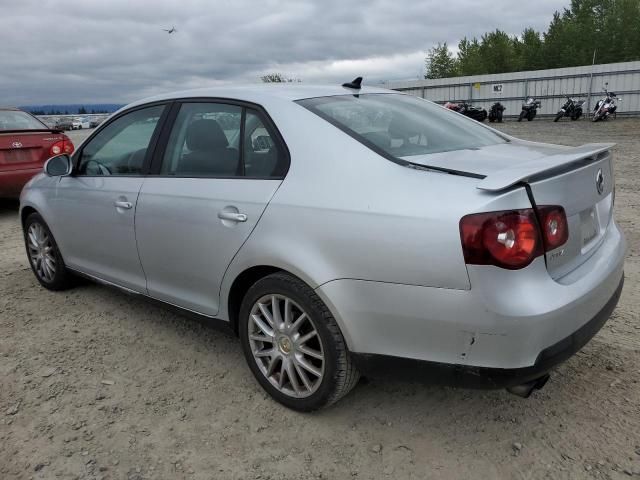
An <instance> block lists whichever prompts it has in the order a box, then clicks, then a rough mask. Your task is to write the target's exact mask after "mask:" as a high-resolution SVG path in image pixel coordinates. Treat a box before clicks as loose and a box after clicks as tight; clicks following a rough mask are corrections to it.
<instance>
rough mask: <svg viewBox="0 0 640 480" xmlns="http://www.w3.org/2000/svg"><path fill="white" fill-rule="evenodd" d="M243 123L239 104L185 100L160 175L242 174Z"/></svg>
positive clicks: (172, 132) (202, 175) (174, 126)
mask: <svg viewBox="0 0 640 480" xmlns="http://www.w3.org/2000/svg"><path fill="white" fill-rule="evenodd" d="M241 124H242V107H240V106H237V105H228V104H224V103H183V104H182V105H181V106H180V111H179V113H178V116H177V117H176V120H175V122H174V124H173V128H172V130H171V134H170V135H169V142H168V144H167V148H166V150H165V154H164V158H163V160H162V167H161V170H160V173H161V175H177V176H181V177H235V176H238V175H241V174H242V164H241V162H240V148H239V139H240V126H241Z"/></svg>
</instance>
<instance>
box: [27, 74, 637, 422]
mask: <svg viewBox="0 0 640 480" xmlns="http://www.w3.org/2000/svg"><path fill="white" fill-rule="evenodd" d="M611 147H612V145H611V144H590V145H584V146H582V147H576V148H572V147H563V146H555V145H546V144H540V143H532V142H526V141H522V140H518V139H516V138H513V137H510V136H508V135H505V134H503V133H500V132H498V131H496V130H493V129H491V128H489V127H486V126H484V125H481V124H479V123H477V122H475V121H473V120H469V119H467V118H465V117H463V116H462V115H459V114H457V113H454V112H451V111H448V110H445V109H444V108H442V107H440V106H438V105H435V104H433V103H431V102H428V101H425V100H422V99H419V98H416V97H412V96H408V95H403V94H399V93H396V92H391V91H388V90H382V89H375V88H367V87H362V88H359V85H358V84H357V83H355V84H354V83H352V84H346V86H310V85H300V84H298V85H261V86H251V87H228V88H215V89H206V90H195V91H186V92H179V93H174V94H170V95H163V96H158V97H154V98H151V99H146V100H143V101H140V102H137V103H134V104H131V105H128V106H127V107H125V108H123V109H122V110H120V111H119V112H117V113H116V114H114V115H113V116H111V117H110V118H109V119H108V120H107V121H106V122H104V123H103V124H102V125H100V127H99V128H98V129H97V130H96V131H95V132H94V133H93V134H92V135H91V136H90V137H88V138H87V140H86V141H84V143H82V144H81V145H80V146H79V147H78V148H77V150H76V151H75V153H74V154H73V156H72V157H67V156H58V157H54V158H52V159H50V160H49V162H48V163H47V165H46V167H45V172H44V173H42V174H40V175H38V176H37V177H35V178H34V179H33V180H32V181H31V182H30V183H29V184H28V185H27V186H26V187H25V189H24V191H23V192H22V197H21V219H22V224H23V228H24V234H25V235H24V236H25V243H26V249H27V254H28V257H29V260H30V263H31V267H32V268H33V272H34V273H35V276H36V278H37V280H38V281H39V282H40V283H41V284H42V285H43V286H44V287H45V288H48V289H50V290H61V289H63V288H67V287H69V286H71V285H73V279H74V277H75V276H77V275H81V276H84V277H88V278H90V279H94V280H96V281H98V282H101V283H104V284H107V285H112V286H115V287H118V288H120V289H122V290H126V291H127V292H130V293H135V294H139V295H142V296H145V297H149V298H151V299H155V300H158V301H160V302H163V303H165V304H169V305H172V306H174V307H178V308H179V309H181V310H182V311H185V312H190V313H192V314H197V315H198V316H201V317H205V318H207V319H210V320H212V321H213V320H219V321H222V322H225V323H226V324H227V325H228V326H229V327H231V328H232V329H233V330H234V331H235V332H236V334H237V335H238V336H239V337H240V342H241V344H242V348H243V350H244V354H245V356H246V359H247V362H248V364H249V367H250V368H251V370H252V372H253V374H254V375H255V377H256V378H257V380H258V382H259V383H260V384H261V385H262V387H263V388H264V389H265V390H266V391H267V392H268V393H269V394H270V395H272V396H273V397H274V398H275V399H276V400H278V401H279V402H281V403H283V404H284V405H286V406H288V407H290V408H294V409H297V410H302V411H309V410H313V409H317V408H320V407H323V406H327V405H330V404H332V403H333V402H335V401H337V400H338V399H340V398H341V397H342V396H344V395H345V394H347V393H348V392H349V391H350V390H351V389H352V388H353V387H354V385H355V384H356V383H357V381H358V378H359V376H360V374H361V373H362V374H365V375H374V374H377V373H381V372H383V371H387V372H391V373H392V374H393V375H396V376H399V375H404V374H408V376H409V377H410V378H414V379H417V378H421V379H425V380H428V381H430V382H442V383H448V384H451V383H456V384H462V385H467V386H472V387H476V386H489V387H493V388H498V387H505V388H507V389H509V390H510V391H511V392H513V393H516V394H519V395H521V396H528V395H529V394H530V393H531V391H532V390H534V389H536V388H540V387H541V386H542V385H543V384H544V383H545V382H546V380H547V379H548V372H549V371H550V370H551V369H552V367H554V366H555V365H557V364H558V363H559V362H561V361H564V360H565V359H567V358H568V357H569V356H571V355H572V354H573V353H575V352H576V351H577V350H579V349H580V348H581V347H582V346H583V345H584V344H585V343H586V342H588V341H589V340H590V339H591V337H592V336H593V335H595V333H596V332H597V331H598V330H599V329H600V328H601V327H602V325H603V324H604V322H605V321H606V320H607V319H608V317H609V316H610V314H611V312H612V311H613V309H614V308H615V306H616V304H617V302H618V298H619V296H620V292H621V289H622V284H623V262H624V255H625V251H626V244H625V240H624V237H623V235H622V233H621V231H620V229H619V228H618V226H617V225H616V223H615V221H614V219H613V204H614V196H615V193H614V177H613V159H612V153H611Z"/></svg>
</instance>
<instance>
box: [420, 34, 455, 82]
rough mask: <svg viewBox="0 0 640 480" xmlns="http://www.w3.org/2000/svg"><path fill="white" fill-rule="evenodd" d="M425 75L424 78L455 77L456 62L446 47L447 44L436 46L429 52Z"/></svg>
mask: <svg viewBox="0 0 640 480" xmlns="http://www.w3.org/2000/svg"><path fill="white" fill-rule="evenodd" d="M426 67H427V73H426V75H425V78H447V77H455V76H456V73H457V70H458V62H457V61H456V59H455V58H454V56H453V54H452V53H451V52H450V51H449V47H447V42H444V44H440V43H439V44H438V45H437V46H435V47H433V48H432V49H430V50H429V53H428V54H427V60H426Z"/></svg>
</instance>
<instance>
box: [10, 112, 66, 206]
mask: <svg viewBox="0 0 640 480" xmlns="http://www.w3.org/2000/svg"><path fill="white" fill-rule="evenodd" d="M73 149H74V146H73V143H72V142H71V140H69V137H67V136H66V135H65V134H64V133H62V132H61V131H59V130H56V129H51V128H49V127H47V126H46V125H45V124H44V123H42V122H41V121H40V120H38V119H37V118H36V117H34V116H33V115H31V114H29V113H27V112H23V111H21V110H19V109H17V108H0V198H3V197H4V198H18V197H19V196H20V191H21V190H22V187H23V186H24V184H25V183H27V182H28V181H29V180H30V179H31V177H33V176H34V175H35V174H37V173H40V172H41V171H42V166H43V165H44V162H45V161H46V160H47V159H48V158H50V157H52V156H54V155H59V154H61V153H72V152H73Z"/></svg>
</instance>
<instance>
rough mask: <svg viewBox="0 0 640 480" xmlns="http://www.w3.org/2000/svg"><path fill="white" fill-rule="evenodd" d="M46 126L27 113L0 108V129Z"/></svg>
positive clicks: (32, 128)
mask: <svg viewBox="0 0 640 480" xmlns="http://www.w3.org/2000/svg"><path fill="white" fill-rule="evenodd" d="M46 128H47V126H46V125H45V124H44V123H42V122H40V120H38V119H36V118H34V117H32V116H31V115H29V114H28V113H25V112H21V111H19V110H0V130H44V129H46Z"/></svg>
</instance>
